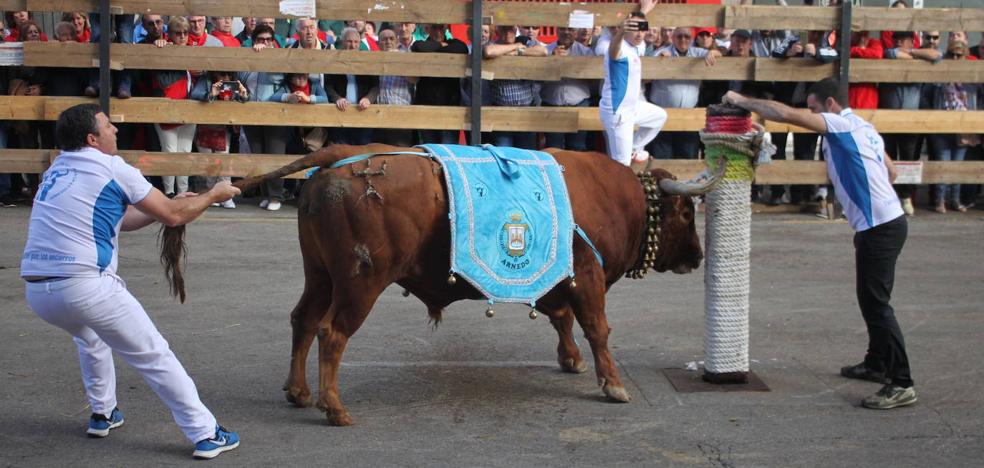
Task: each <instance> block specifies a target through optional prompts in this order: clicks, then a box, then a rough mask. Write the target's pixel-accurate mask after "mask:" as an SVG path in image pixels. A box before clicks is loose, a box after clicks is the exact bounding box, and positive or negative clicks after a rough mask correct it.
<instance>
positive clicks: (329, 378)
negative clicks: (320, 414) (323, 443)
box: [317, 283, 382, 426]
mask: <svg viewBox="0 0 984 468" xmlns="http://www.w3.org/2000/svg"><path fill="white" fill-rule="evenodd" d="M340 290H341V288H336V289H335V291H336V292H339V293H340V295H341V296H342V297H339V294H336V296H335V297H334V298H333V302H332V304H331V308H330V309H329V311H328V315H327V316H326V317H325V318H324V320H322V322H321V324H320V325H319V328H318V347H319V352H320V356H319V359H318V370H319V374H320V381H319V385H318V403H317V405H318V408H321V409H322V410H323V411H324V412H325V414H326V416H327V417H328V424H331V425H332V426H350V425H352V422H353V421H352V418H351V417H349V415H348V410H346V409H345V405H343V404H342V400H341V399H340V398H339V397H338V370H339V367H340V366H341V362H342V353H344V352H345V346H346V345H347V344H348V340H349V338H351V337H352V335H353V334H355V332H356V330H358V329H359V327H360V326H361V325H362V322H364V321H365V319H366V317H367V316H368V315H369V310H370V309H372V305H373V303H375V302H376V298H377V297H378V296H379V294H380V293H381V292H382V289H381V288H378V290H377V288H373V287H371V286H368V285H365V284H358V283H357V284H351V285H348V287H346V288H345V291H340ZM353 296H355V297H353Z"/></svg>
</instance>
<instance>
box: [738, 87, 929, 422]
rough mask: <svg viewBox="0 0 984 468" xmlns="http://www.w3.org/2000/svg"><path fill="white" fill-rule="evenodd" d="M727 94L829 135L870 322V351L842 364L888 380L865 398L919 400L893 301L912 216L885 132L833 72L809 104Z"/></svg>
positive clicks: (831, 163)
mask: <svg viewBox="0 0 984 468" xmlns="http://www.w3.org/2000/svg"><path fill="white" fill-rule="evenodd" d="M723 101H724V102H725V103H726V104H732V105H735V106H738V107H741V108H744V109H748V110H750V111H752V112H755V113H757V114H759V115H761V116H762V117H763V118H765V119H766V120H772V121H775V122H784V123H790V124H793V125H797V126H800V127H803V128H807V129H809V130H813V131H815V132H817V133H819V134H821V135H823V152H824V157H825V158H824V159H825V160H826V161H827V174H828V176H829V177H830V180H831V182H832V183H833V185H834V188H835V189H836V194H837V199H838V201H840V203H841V205H843V206H844V214H845V215H846V216H847V220H848V222H849V223H850V224H851V227H852V228H854V230H855V231H856V233H855V234H854V257H855V273H856V275H857V280H856V285H857V286H856V287H857V296H858V305H859V306H860V307H861V316H862V317H863V318H864V322H865V325H866V326H867V328H868V352H867V354H866V355H865V357H864V361H863V362H861V363H860V364H857V365H853V366H847V367H844V368H842V369H841V375H843V376H844V377H847V378H851V379H861V380H869V381H872V382H877V383H882V384H884V387H882V389H881V390H879V391H878V392H877V393H875V394H874V395H871V396H869V397H867V398H865V399H864V400H862V402H861V404H862V405H863V406H864V407H866V408H873V409H891V408H896V407H899V406H908V405H911V404H913V403H915V402H916V392H915V390H914V389H913V384H912V377H911V376H910V374H909V358H908V356H907V354H906V351H905V341H904V340H903V338H902V330H901V329H900V328H899V324H898V322H897V321H896V319H895V311H894V309H892V306H891V305H889V303H888V302H889V300H890V299H891V295H892V286H893V285H894V282H895V262H896V260H897V259H898V256H899V254H900V253H901V252H902V246H903V245H904V244H905V239H906V235H907V233H908V224H907V222H906V219H905V214H904V213H903V211H902V204H901V202H900V201H899V197H898V196H897V195H896V194H895V190H894V189H893V188H892V181H893V180H894V179H895V166H894V165H893V164H892V160H891V158H889V157H888V155H887V154H886V153H885V143H884V141H883V140H882V137H881V135H879V134H878V132H877V131H876V130H875V128H874V127H873V126H872V125H871V124H870V123H868V122H866V121H864V120H863V119H861V118H860V117H858V116H856V115H854V113H853V112H852V111H851V108H849V107H846V106H847V96H845V95H842V93H841V91H840V84H839V83H838V82H837V80H834V79H833V78H826V79H824V80H822V81H819V82H817V83H815V84H814V85H813V86H811V87H810V89H809V90H808V91H807V97H806V105H807V107H809V109H810V111H812V112H810V111H807V110H805V109H794V108H792V107H788V106H786V105H785V104H780V103H778V102H776V101H767V100H764V99H752V98H747V97H745V96H742V95H741V94H738V93H735V92H733V91H729V92H728V93H727V94H725V96H724V99H723Z"/></svg>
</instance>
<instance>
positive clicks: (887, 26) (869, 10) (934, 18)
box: [851, 7, 984, 31]
mask: <svg viewBox="0 0 984 468" xmlns="http://www.w3.org/2000/svg"><path fill="white" fill-rule="evenodd" d="M851 15H852V19H851V29H852V30H854V31H867V30H873V31H982V30H984V9H982V8H979V7H978V8H922V9H918V10H916V9H911V8H878V7H854V9H853V10H852V12H851Z"/></svg>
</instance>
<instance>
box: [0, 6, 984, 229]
mask: <svg viewBox="0 0 984 468" xmlns="http://www.w3.org/2000/svg"><path fill="white" fill-rule="evenodd" d="M831 3H832V4H836V3H837V1H836V0H833V1H831ZM894 6H895V7H899V8H904V7H905V6H906V4H905V1H904V0H899V1H897V2H896V4H895V5H894ZM241 20H242V30H241V31H238V32H237V31H234V23H235V22H234V18H232V17H210V18H206V17H204V16H188V17H181V16H172V17H170V18H167V17H162V16H159V15H152V14H147V15H142V16H133V15H115V16H114V21H113V23H114V31H112V34H113V38H114V40H115V41H117V42H133V43H137V44H146V45H148V46H156V47H175V46H183V47H188V46H192V47H196V46H204V47H244V48H251V49H253V50H254V51H257V52H259V51H262V50H263V49H266V48H298V49H313V50H329V49H337V50H361V51H367V52H377V51H378V52H383V53H419V52H428V53H451V54H469V53H471V50H472V47H473V46H472V45H471V44H467V43H465V42H463V41H461V40H458V39H455V38H454V37H452V36H451V34H449V32H448V27H447V25H443V24H426V25H425V24H414V23H382V24H376V23H373V22H366V21H361V20H350V21H327V20H315V19H297V20H284V19H275V18H242V19H241ZM98 25H99V18H98V15H90V14H86V13H82V12H66V13H65V14H64V15H63V16H62V22H60V23H58V24H57V25H56V26H55V28H54V30H53V31H51V32H52V34H53V38H54V39H53V40H56V41H60V42H72V41H75V42H95V41H98V39H99V36H100V31H99V28H98ZM469 34H470V33H469ZM610 34H611V31H610V30H608V29H607V28H601V27H595V28H594V29H577V28H563V27H561V28H556V40H552V41H550V42H549V43H544V42H541V39H542V38H543V35H542V34H541V30H540V28H538V27H535V26H523V25H519V26H513V25H496V26H494V27H489V26H487V25H484V26H482V43H481V45H480V47H481V53H482V56H483V58H484V59H485V60H487V61H494V60H497V59H498V58H499V57H503V56H524V57H546V56H594V55H599V53H598V51H600V50H605V49H606V48H607V45H608V42H607V41H608V37H610ZM0 38H2V39H3V40H4V41H48V40H49V38H48V36H47V35H46V34H45V32H44V31H42V30H41V27H40V26H39V25H38V24H37V23H36V22H34V21H33V19H32V18H31V15H30V14H29V13H28V12H9V13H8V14H6V15H5V17H4V18H3V22H2V23H0ZM849 40H850V43H851V48H850V50H851V56H852V57H855V58H865V59H889V60H926V61H930V62H936V61H939V60H975V59H976V56H978V55H979V53H980V46H981V45H984V40H982V44H979V45H976V46H974V47H970V46H969V44H968V42H967V36H966V34H964V33H963V32H951V33H949V35H948V37H947V41H946V45H945V47H944V46H943V45H941V44H943V41H942V38H941V33H940V32H939V31H924V32H919V33H913V32H908V31H894V32H893V31H882V32H881V34H880V35H877V36H876V35H873V34H869V32H867V31H859V32H854V33H853V34H852V35H851V37H850V38H849ZM837 41H838V38H837V32H836V31H808V32H800V31H790V30H744V29H738V30H724V29H719V28H690V27H674V26H672V25H655V24H651V25H650V26H649V30H648V32H647V33H646V35H645V44H644V46H645V55H646V56H649V57H659V58H660V59H661V60H674V59H676V58H680V57H690V58H700V59H702V60H703V61H704V63H705V65H706V66H709V67H713V66H715V64H716V63H717V59H718V58H719V57H772V58H775V59H778V60H783V59H786V58H793V57H805V58H811V59H814V60H818V61H821V62H830V61H833V60H837V58H838V57H837V54H838V49H837V45H838V44H837ZM640 47H642V46H640ZM640 50H641V49H640ZM2 72H3V73H0V92H4V93H6V94H8V95H27V96H39V95H48V96H92V97H94V96H98V93H99V76H98V73H97V72H96V71H94V70H85V69H76V68H47V69H46V68H35V67H26V66H20V67H8V68H6V69H4V70H2ZM112 80H113V83H112V86H111V90H112V93H113V95H114V96H115V97H117V98H121V99H126V98H129V97H131V96H152V97H164V98H168V99H194V100H198V101H203V102H213V101H216V100H224V101H239V102H247V101H251V102H279V103H288V104H300V105H325V104H330V105H334V107H335V108H337V109H338V110H339V111H344V112H360V111H365V110H367V109H370V108H371V107H372V106H374V105H377V104H382V105H411V104H418V105H432V106H462V105H470V103H471V99H472V93H471V89H470V87H471V79H470V78H469V79H457V78H446V77H416V76H398V75H384V76H374V75H355V74H316V73H313V74H296V73H295V74H284V73H272V72H237V71H234V70H219V71H217V70H207V71H206V70H181V69H178V70H156V71H139V70H124V71H119V72H117V71H114V72H113V74H112ZM809 85H810V83H784V82H776V83H767V82H754V81H738V80H732V81H710V80H706V81H701V80H697V79H679V80H652V81H645V82H644V83H643V86H644V88H645V89H644V90H643V91H644V93H645V96H647V98H648V100H649V101H650V102H652V103H653V104H656V105H658V106H660V107H662V108H664V109H679V108H695V107H702V106H706V105H708V104H713V103H718V102H720V99H721V96H722V95H724V94H725V93H726V92H728V91H738V92H741V93H743V94H746V95H750V96H754V97H762V98H768V99H776V100H779V101H781V102H784V103H787V104H791V105H793V106H797V107H803V106H804V103H805V90H806V89H807V87H808V86H809ZM980 88H981V84H979V83H927V84H919V83H882V84H877V83H852V84H851V85H850V90H849V93H850V94H849V100H850V104H851V107H852V108H856V109H875V108H884V109H935V110H949V111H967V110H977V109H978V106H979V105H980V102H979V100H980V99H984V92H981V89H980ZM481 96H482V105H483V106H510V107H527V106H529V107H538V106H546V107H589V106H597V105H598V98H599V84H598V82H597V80H584V79H573V78H564V79H561V80H559V81H543V82H539V81H532V80H523V79H492V80H484V79H483V80H482V90H481ZM420 118H421V124H422V125H420V126H421V127H426V124H425V122H426V121H427V119H428V116H427V115H421V116H420ZM118 126H119V127H120V136H119V140H120V147H121V148H122V149H142V150H148V151H164V152H179V153H188V152H192V151H197V152H205V153H211V152H214V153H229V152H236V153H255V154H262V153H272V154H303V153H306V152H308V151H311V150H314V149H317V148H319V147H321V146H322V145H325V144H328V143H335V142H337V143H349V144H366V143H369V142H381V143H389V144H394V145H401V146H405V145H412V144H418V143H443V144H450V143H458V142H459V141H461V138H462V134H461V132H458V131H449V130H441V129H430V130H429V129H421V130H416V131H411V130H400V129H363V128H354V127H340V128H296V127H287V126H243V127H232V126H224V125H195V124H169V123H160V124H154V125H142V124H119V125H118ZM884 137H885V141H886V147H887V151H888V153H889V154H890V155H891V156H892V157H894V158H895V159H897V160H900V161H913V160H917V159H919V158H920V155H921V154H922V151H923V149H924V148H925V150H926V153H927V154H928V155H929V157H930V159H932V160H941V161H951V160H952V161H959V160H963V159H969V158H977V159H979V158H981V141H980V136H979V135H972V134H968V135H958V134H939V135H921V134H895V133H888V134H884ZM771 139H772V141H773V143H775V144H776V145H777V146H778V148H779V152H778V153H777V156H776V158H779V159H785V158H786V157H787V156H786V147H787V141H788V140H789V139H790V138H789V134H786V133H772V134H771ZM482 140H483V142H487V143H493V144H496V145H500V146H516V147H523V148H543V147H559V148H565V149H572V150H579V151H583V150H600V151H604V148H605V142H604V139H603V137H602V136H601V133H600V132H588V131H579V132H576V133H569V134H564V133H546V134H537V133H534V132H522V131H519V132H517V131H495V132H491V133H490V134H483V135H482ZM791 140H792V151H791V154H792V157H793V158H794V159H797V160H812V159H816V158H818V157H819V156H818V154H822V153H821V152H819V151H818V148H817V145H818V138H817V135H815V134H808V133H796V134H793V136H792V138H791ZM53 141H54V139H53V135H52V128H51V125H50V124H49V123H46V122H5V123H2V124H0V148H24V149H36V148H53V146H54V145H53ZM701 146H702V145H701V143H700V139H699V137H698V135H697V133H696V132H691V131H665V132H662V133H661V134H659V136H658V137H657V138H656V139H655V140H654V141H653V142H652V143H651V145H650V146H649V147H648V148H647V150H648V152H649V153H650V154H651V155H652V157H654V158H656V159H671V158H674V159H696V158H699V157H701V154H702V147H701ZM217 180H221V179H220V178H205V179H203V180H202V181H200V182H198V183H200V184H204V185H206V186H208V185H211V184H214V183H215V182H216V181H217ZM155 181H156V180H155ZM156 182H158V183H159V186H160V187H161V188H162V190H163V191H164V193H165V194H167V195H169V196H175V195H177V194H180V193H182V192H184V191H187V190H191V189H192V188H193V187H192V186H193V185H195V183H196V181H195V180H192V181H191V183H189V179H188V177H187V176H181V175H173V176H165V177H161V178H160V180H159V181H156ZM36 183H37V181H36V176H27V177H17V176H15V175H11V174H0V204H2V205H9V204H11V203H17V202H23V201H25V200H24V199H25V197H29V196H30V195H31V193H30V188H31V187H33V186H34V185H36ZM199 188H205V187H199ZM897 190H898V192H899V196H900V198H901V199H902V201H903V206H904V207H905V210H906V212H907V213H908V214H910V215H911V214H912V213H913V203H912V200H913V196H914V192H913V191H914V190H915V188H914V187H912V186H905V185H900V186H897ZM294 191H295V187H293V186H291V185H290V184H287V186H285V183H284V181H282V180H280V181H271V182H270V183H269V184H267V185H266V186H265V187H264V188H263V201H262V202H261V204H260V205H261V207H263V208H265V209H268V210H277V209H279V208H280V207H281V206H282V204H283V203H284V202H285V200H287V199H289V198H290V197H291V196H292V194H293V193H294ZM977 192H978V189H977V187H964V188H961V187H960V186H959V185H939V186H936V187H933V188H932V190H931V191H929V193H927V197H928V199H929V200H930V203H931V205H930V206H931V207H932V208H933V209H935V210H936V211H938V212H941V213H942V212H946V211H947V210H948V209H949V210H957V211H965V210H966V209H967V207H969V206H971V205H972V204H973V203H974V201H975V199H976V198H977ZM754 196H755V197H758V198H759V199H760V200H761V201H762V202H764V203H768V204H772V205H776V204H780V203H792V204H801V203H806V202H810V201H816V200H819V199H822V198H824V197H825V196H826V192H825V188H824V187H809V186H793V187H791V188H790V190H789V191H788V192H787V190H786V187H783V186H771V187H767V188H766V187H758V188H757V190H756V193H755V194H754ZM221 206H223V207H225V208H235V203H233V202H232V201H231V200H230V201H229V202H227V203H223V204H222V205H221Z"/></svg>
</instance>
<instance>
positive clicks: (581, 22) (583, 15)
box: [567, 10, 594, 29]
mask: <svg viewBox="0 0 984 468" xmlns="http://www.w3.org/2000/svg"><path fill="white" fill-rule="evenodd" d="M567 27H568V28H585V29H592V28H594V13H591V12H590V11H584V10H574V11H572V12H571V16H570V18H569V19H568V20H567Z"/></svg>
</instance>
